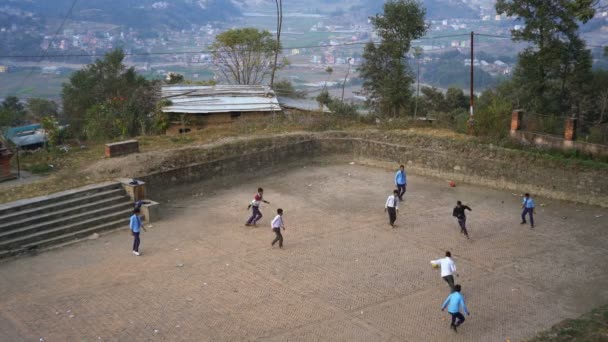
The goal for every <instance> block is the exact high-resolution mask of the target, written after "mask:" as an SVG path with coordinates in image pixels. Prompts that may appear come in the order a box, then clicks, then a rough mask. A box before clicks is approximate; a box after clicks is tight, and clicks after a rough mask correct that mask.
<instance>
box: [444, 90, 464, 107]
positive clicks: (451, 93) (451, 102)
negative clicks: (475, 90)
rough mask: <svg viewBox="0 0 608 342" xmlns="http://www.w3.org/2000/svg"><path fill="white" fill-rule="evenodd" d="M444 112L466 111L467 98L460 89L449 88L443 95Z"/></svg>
mask: <svg viewBox="0 0 608 342" xmlns="http://www.w3.org/2000/svg"><path fill="white" fill-rule="evenodd" d="M445 104H446V110H448V111H452V110H455V109H460V108H463V109H467V108H468V107H469V98H468V97H467V96H465V95H464V92H463V91H462V89H460V88H454V87H450V88H448V90H447V91H446V93H445Z"/></svg>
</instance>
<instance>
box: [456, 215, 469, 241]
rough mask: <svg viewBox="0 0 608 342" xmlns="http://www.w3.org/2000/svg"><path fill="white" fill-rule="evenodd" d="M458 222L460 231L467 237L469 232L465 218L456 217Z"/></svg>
mask: <svg viewBox="0 0 608 342" xmlns="http://www.w3.org/2000/svg"><path fill="white" fill-rule="evenodd" d="M458 224H459V225H460V232H461V233H464V235H465V236H466V237H469V232H468V231H467V218H466V217H463V218H458Z"/></svg>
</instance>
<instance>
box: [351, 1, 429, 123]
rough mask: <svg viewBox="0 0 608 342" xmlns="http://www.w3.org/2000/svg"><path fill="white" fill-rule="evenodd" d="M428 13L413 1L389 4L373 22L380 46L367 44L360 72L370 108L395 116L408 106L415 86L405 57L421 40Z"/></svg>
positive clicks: (386, 4) (425, 27)
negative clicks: (413, 43)
mask: <svg viewBox="0 0 608 342" xmlns="http://www.w3.org/2000/svg"><path fill="white" fill-rule="evenodd" d="M425 13H426V11H425V9H424V8H423V7H422V6H421V4H420V3H419V2H417V1H414V0H390V1H388V2H386V3H385V4H384V13H383V14H382V15H381V14H377V15H376V16H375V17H372V18H370V20H371V23H372V25H373V26H374V28H375V30H376V33H377V34H378V36H379V37H380V40H381V41H380V43H379V44H378V46H376V45H375V44H374V43H372V42H370V43H368V44H367V45H366V46H365V48H364V52H363V60H364V61H363V64H362V65H361V66H360V68H359V73H360V75H361V77H362V78H363V79H364V80H365V81H364V83H363V89H364V91H365V92H366V93H367V94H368V98H369V102H370V104H371V105H372V106H373V107H374V108H375V109H376V111H379V112H381V113H385V114H388V113H391V114H392V115H393V116H396V115H397V114H398V113H400V112H401V110H402V109H403V108H405V107H406V106H407V104H408V103H409V101H410V99H411V96H412V89H411V86H412V84H413V82H414V80H413V76H412V72H411V70H410V68H409V66H408V64H407V60H406V58H407V57H406V56H407V53H408V52H409V50H410V47H411V41H412V40H414V39H417V38H420V37H422V36H423V35H424V34H425V32H426V30H427V25H426V24H425V23H424V16H425Z"/></svg>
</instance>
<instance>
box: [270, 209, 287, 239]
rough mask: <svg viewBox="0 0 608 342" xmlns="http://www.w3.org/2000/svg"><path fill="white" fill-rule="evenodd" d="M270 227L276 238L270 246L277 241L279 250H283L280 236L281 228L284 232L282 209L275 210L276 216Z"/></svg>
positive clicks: (281, 236)
mask: <svg viewBox="0 0 608 342" xmlns="http://www.w3.org/2000/svg"><path fill="white" fill-rule="evenodd" d="M270 226H271V227H272V231H273V232H274V233H275V234H276V238H275V239H274V240H273V241H272V246H274V244H275V243H277V241H278V242H279V248H283V235H281V228H283V230H285V225H284V224H283V209H281V208H279V209H277V216H275V217H274V219H273V220H272V223H271V224H270Z"/></svg>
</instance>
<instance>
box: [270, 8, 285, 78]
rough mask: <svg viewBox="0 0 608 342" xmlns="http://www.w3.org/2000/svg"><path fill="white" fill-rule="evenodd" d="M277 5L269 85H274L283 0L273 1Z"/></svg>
mask: <svg viewBox="0 0 608 342" xmlns="http://www.w3.org/2000/svg"><path fill="white" fill-rule="evenodd" d="M274 2H275V4H276V7H277V40H276V48H275V50H274V63H273V64H272V74H271V75H270V87H271V88H272V87H273V85H274V74H275V73H276V72H277V59H278V58H279V51H280V48H281V30H282V28H283V0H275V1H274Z"/></svg>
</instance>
